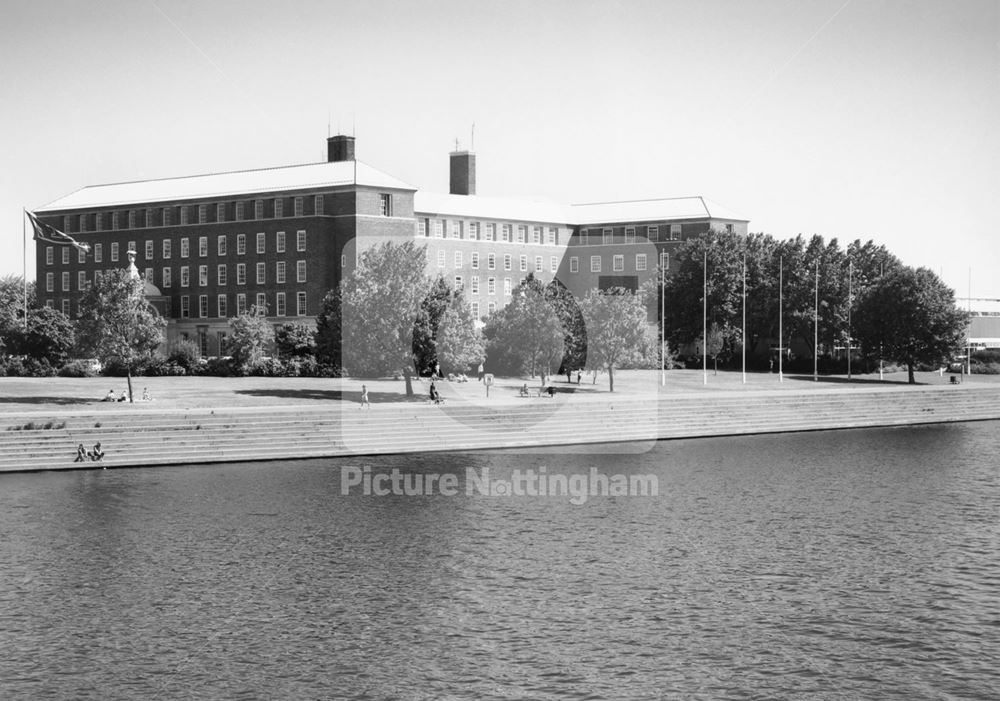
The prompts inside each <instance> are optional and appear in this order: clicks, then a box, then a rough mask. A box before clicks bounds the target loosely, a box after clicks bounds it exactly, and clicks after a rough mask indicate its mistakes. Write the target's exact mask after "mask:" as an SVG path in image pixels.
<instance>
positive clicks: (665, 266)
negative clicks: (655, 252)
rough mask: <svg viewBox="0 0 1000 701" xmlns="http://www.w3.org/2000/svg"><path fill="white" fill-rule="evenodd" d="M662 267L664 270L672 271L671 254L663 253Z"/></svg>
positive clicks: (661, 255) (661, 257) (661, 256)
mask: <svg viewBox="0 0 1000 701" xmlns="http://www.w3.org/2000/svg"><path fill="white" fill-rule="evenodd" d="M660 267H661V268H663V269H664V270H670V254H669V253H661V254H660Z"/></svg>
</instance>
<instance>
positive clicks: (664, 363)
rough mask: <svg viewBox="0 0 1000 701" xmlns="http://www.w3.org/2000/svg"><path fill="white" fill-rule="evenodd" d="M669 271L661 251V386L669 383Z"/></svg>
mask: <svg viewBox="0 0 1000 701" xmlns="http://www.w3.org/2000/svg"><path fill="white" fill-rule="evenodd" d="M666 273H667V271H666V270H665V269H664V267H663V252H662V251H661V252H660V386H661V387H663V386H665V385H666V384H667V370H666V367H667V349H666V346H665V345H664V344H665V343H666V328H665V326H664V314H665V312H666V306H667V304H666V301H667V293H666V290H665V289H664V283H665V282H666Z"/></svg>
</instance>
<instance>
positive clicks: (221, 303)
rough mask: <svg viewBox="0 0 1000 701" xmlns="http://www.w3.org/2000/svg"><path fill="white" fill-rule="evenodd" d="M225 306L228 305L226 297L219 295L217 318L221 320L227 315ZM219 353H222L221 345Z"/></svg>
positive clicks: (227, 311)
mask: <svg viewBox="0 0 1000 701" xmlns="http://www.w3.org/2000/svg"><path fill="white" fill-rule="evenodd" d="M227 306H228V305H227V303H226V295H219V301H218V311H219V316H220V317H221V318H223V319H224V318H226V317H227V316H228V315H229V310H228V309H227V308H226V307H227ZM219 352H222V349H221V344H220V349H219Z"/></svg>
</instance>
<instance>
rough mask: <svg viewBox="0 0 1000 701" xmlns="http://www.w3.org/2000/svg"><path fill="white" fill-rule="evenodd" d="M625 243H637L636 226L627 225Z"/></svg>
mask: <svg viewBox="0 0 1000 701" xmlns="http://www.w3.org/2000/svg"><path fill="white" fill-rule="evenodd" d="M625 243H635V227H634V226H626V227H625Z"/></svg>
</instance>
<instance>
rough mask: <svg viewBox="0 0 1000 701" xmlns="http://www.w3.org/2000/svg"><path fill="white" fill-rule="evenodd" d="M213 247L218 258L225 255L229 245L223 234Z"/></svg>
mask: <svg viewBox="0 0 1000 701" xmlns="http://www.w3.org/2000/svg"><path fill="white" fill-rule="evenodd" d="M215 245H216V249H215V250H216V253H218V254H219V255H220V256H224V255H226V248H227V247H228V245H229V240H228V239H227V238H226V235H225V234H222V235H221V236H220V237H219V240H218V241H216V242H215Z"/></svg>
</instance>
